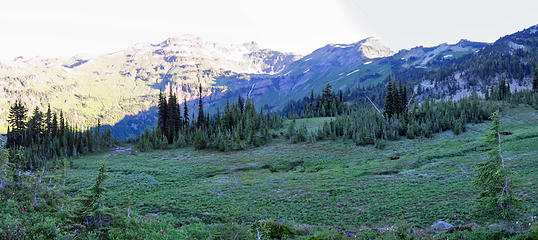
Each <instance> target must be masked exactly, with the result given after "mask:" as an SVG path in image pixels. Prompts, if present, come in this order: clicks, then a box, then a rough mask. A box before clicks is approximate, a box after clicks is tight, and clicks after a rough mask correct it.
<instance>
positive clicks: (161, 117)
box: [157, 91, 168, 132]
mask: <svg viewBox="0 0 538 240" xmlns="http://www.w3.org/2000/svg"><path fill="white" fill-rule="evenodd" d="M158 107H159V110H158V111H159V112H158V120H157V126H158V127H159V129H161V132H165V131H166V120H167V119H168V114H167V111H168V103H167V102H166V98H165V97H164V96H163V92H162V91H160V92H159V105H158Z"/></svg>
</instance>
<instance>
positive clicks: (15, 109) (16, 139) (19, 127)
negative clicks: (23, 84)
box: [7, 101, 28, 146]
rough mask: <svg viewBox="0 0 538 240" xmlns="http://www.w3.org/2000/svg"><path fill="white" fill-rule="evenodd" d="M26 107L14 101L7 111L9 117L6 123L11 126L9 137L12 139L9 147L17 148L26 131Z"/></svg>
mask: <svg viewBox="0 0 538 240" xmlns="http://www.w3.org/2000/svg"><path fill="white" fill-rule="evenodd" d="M27 111H28V110H27V109H26V107H24V105H23V104H22V103H21V102H20V101H16V102H15V104H13V106H11V107H10V109H9V115H8V119H7V122H8V123H9V125H10V126H11V132H10V135H11V137H12V139H11V140H10V141H9V142H10V144H12V145H10V146H19V145H21V144H22V141H23V134H24V130H25V129H26V113H27Z"/></svg>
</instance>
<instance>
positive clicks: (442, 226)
mask: <svg viewBox="0 0 538 240" xmlns="http://www.w3.org/2000/svg"><path fill="white" fill-rule="evenodd" d="M453 227H454V226H453V225H452V224H450V223H447V222H445V221H441V220H439V221H437V222H435V223H434V224H432V228H433V230H435V231H446V230H449V229H451V228H453Z"/></svg>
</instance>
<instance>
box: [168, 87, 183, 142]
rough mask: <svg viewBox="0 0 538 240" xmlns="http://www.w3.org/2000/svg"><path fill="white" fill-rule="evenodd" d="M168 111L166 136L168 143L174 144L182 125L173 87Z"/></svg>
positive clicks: (169, 97)
mask: <svg viewBox="0 0 538 240" xmlns="http://www.w3.org/2000/svg"><path fill="white" fill-rule="evenodd" d="M166 109H167V110H166V114H167V119H166V121H165V122H166V127H165V134H166V137H167V138H168V143H172V142H173V141H174V139H175V138H176V135H177V132H178V131H179V128H178V126H179V124H180V113H179V107H178V104H177V99H176V96H175V94H174V93H173V91H172V87H170V93H169V96H168V103H167V106H166Z"/></svg>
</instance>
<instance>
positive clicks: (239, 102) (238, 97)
mask: <svg viewBox="0 0 538 240" xmlns="http://www.w3.org/2000/svg"><path fill="white" fill-rule="evenodd" d="M237 105H238V106H239V110H240V112H241V113H243V107H244V105H243V98H242V97H241V94H239V95H238V96H237Z"/></svg>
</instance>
